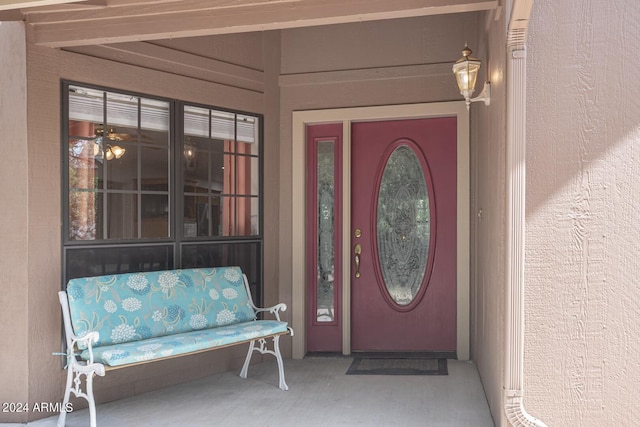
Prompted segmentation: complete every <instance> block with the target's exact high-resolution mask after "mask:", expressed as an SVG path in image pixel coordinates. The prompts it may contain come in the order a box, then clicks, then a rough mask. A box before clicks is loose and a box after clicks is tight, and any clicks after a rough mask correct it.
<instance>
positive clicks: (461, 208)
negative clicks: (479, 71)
mask: <svg viewBox="0 0 640 427" xmlns="http://www.w3.org/2000/svg"><path fill="white" fill-rule="evenodd" d="M445 116H446V117H452V116H455V117H456V118H457V242H456V251H457V261H456V263H457V267H456V278H457V279H456V280H457V283H456V289H457V292H456V293H457V307H456V316H457V319H456V328H457V331H456V352H457V355H458V359H459V360H469V356H470V325H469V319H470V301H469V283H470V194H471V192H470V191H471V189H470V175H471V171H470V157H469V156H470V154H469V112H468V110H467V107H466V104H465V103H464V101H453V102H437V103H423V104H403V105H388V106H375V107H355V108H338V109H324V110H308V111H294V112H293V117H292V159H291V161H292V180H291V182H292V212H291V213H292V221H291V231H292V233H291V236H292V239H291V283H292V319H291V326H292V327H293V329H294V330H295V331H297V333H296V334H295V335H294V336H293V338H292V356H293V358H294V359H302V358H303V357H304V356H305V354H306V327H305V326H306V325H305V319H306V316H305V315H306V312H305V311H306V280H305V277H306V276H305V274H306V273H305V272H306V264H305V263H306V256H305V241H306V229H305V211H306V210H305V206H306V205H305V203H306V185H305V173H306V167H305V166H306V165H305V162H306V136H305V135H306V134H305V126H306V125H307V124H318V123H336V122H342V138H343V139H342V142H343V153H342V154H343V161H342V176H343V183H342V185H343V191H342V203H343V216H344V218H343V223H342V231H343V236H350V230H351V179H350V177H351V174H350V170H351V123H352V122H361V121H382V120H397V119H418V118H429V117H445ZM342 247H343V251H342V254H343V271H342V283H343V287H342V319H343V322H342V348H343V354H345V355H348V354H350V353H351V292H350V291H351V268H350V266H351V262H350V258H349V257H350V255H351V252H350V239H346V238H345V239H343V242H342Z"/></svg>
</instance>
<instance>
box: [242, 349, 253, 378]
mask: <svg viewBox="0 0 640 427" xmlns="http://www.w3.org/2000/svg"><path fill="white" fill-rule="evenodd" d="M255 344H256V342H255V340H254V341H251V343H249V351H248V352H247V358H246V359H245V360H244V365H243V366H242V370H241V371H240V378H247V372H248V371H249V363H251V356H252V355H253V349H254V347H255Z"/></svg>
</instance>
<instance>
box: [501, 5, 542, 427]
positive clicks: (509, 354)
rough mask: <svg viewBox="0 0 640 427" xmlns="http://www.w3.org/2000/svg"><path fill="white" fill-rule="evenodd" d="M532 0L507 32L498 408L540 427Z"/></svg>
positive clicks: (517, 422)
mask: <svg viewBox="0 0 640 427" xmlns="http://www.w3.org/2000/svg"><path fill="white" fill-rule="evenodd" d="M533 1H534V0H513V8H512V11H511V17H510V20H509V28H508V33H507V34H508V35H507V150H506V151H507V162H506V165H507V254H506V256H507V263H506V264H507V292H506V298H507V301H506V314H507V318H506V334H507V336H506V340H505V341H506V343H505V344H506V355H505V374H504V393H505V394H504V411H505V415H506V417H507V420H508V422H509V423H510V425H512V426H540V427H543V426H544V427H546V424H545V423H544V422H542V421H541V420H539V419H537V418H535V417H533V416H531V415H530V414H528V413H527V411H526V410H525V408H524V403H523V400H524V390H523V382H524V369H523V364H524V235H525V177H526V169H525V151H526V114H525V113H526V101H527V98H526V87H527V86H526V77H527V74H526V71H527V69H526V66H527V61H526V58H527V55H526V49H525V45H526V30H527V26H528V22H529V16H530V15H531V9H532V6H533Z"/></svg>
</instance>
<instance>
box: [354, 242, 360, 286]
mask: <svg viewBox="0 0 640 427" xmlns="http://www.w3.org/2000/svg"><path fill="white" fill-rule="evenodd" d="M353 253H354V254H355V257H354V259H355V262H356V279H359V278H360V255H361V254H362V245H360V243H356V245H355V246H354V247H353Z"/></svg>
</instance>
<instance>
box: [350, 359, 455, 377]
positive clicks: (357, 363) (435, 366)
mask: <svg viewBox="0 0 640 427" xmlns="http://www.w3.org/2000/svg"><path fill="white" fill-rule="evenodd" d="M448 374H449V372H448V371H447V359H446V358H427V359H417V358H408V359H405V358H401V359H396V358H389V357H384V358H370V357H367V358H360V357H357V358H354V359H353V362H351V366H349V369H348V370H347V375H448Z"/></svg>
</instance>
